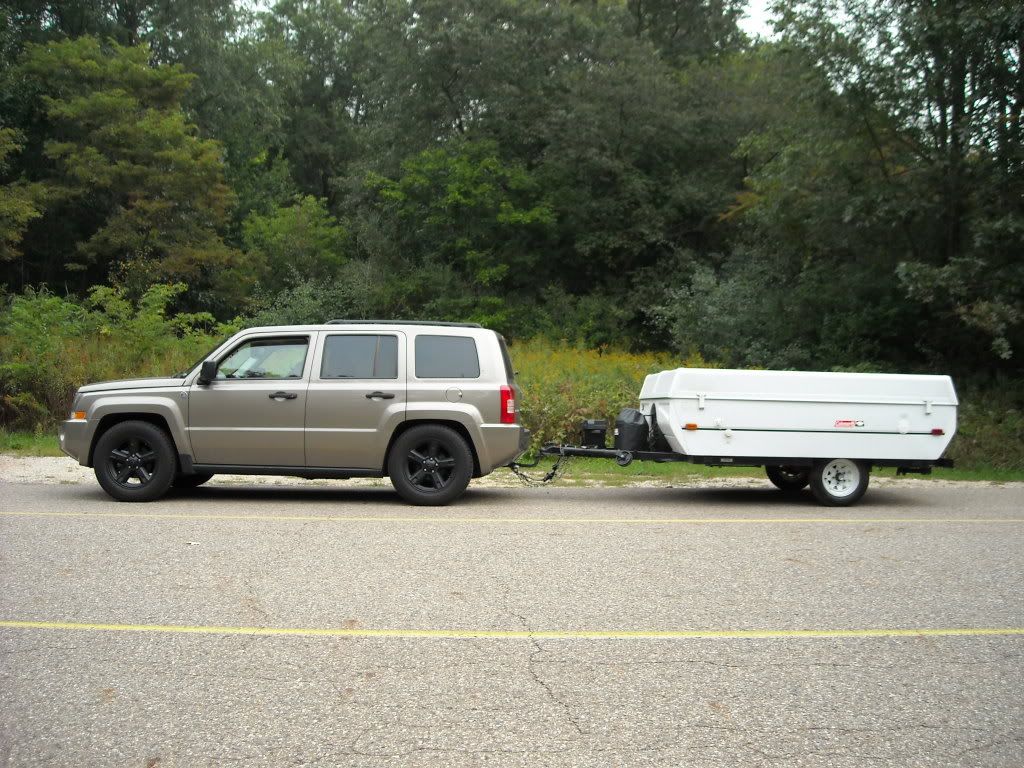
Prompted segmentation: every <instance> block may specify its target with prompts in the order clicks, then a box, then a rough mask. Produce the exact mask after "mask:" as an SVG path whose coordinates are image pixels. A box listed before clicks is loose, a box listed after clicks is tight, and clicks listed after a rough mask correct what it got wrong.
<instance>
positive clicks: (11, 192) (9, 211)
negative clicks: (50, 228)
mask: <svg viewBox="0 0 1024 768" xmlns="http://www.w3.org/2000/svg"><path fill="white" fill-rule="evenodd" d="M17 139H18V135H17V133H15V132H14V131H13V130H12V129H10V128H0V181H4V176H5V172H6V170H7V169H8V167H9V165H10V164H9V162H8V160H7V158H8V156H9V155H12V154H14V153H16V152H17V151H18V150H20V149H21V144H20V143H19V142H18V140H17ZM41 203H42V189H41V188H40V185H38V184H30V183H26V182H24V181H11V182H9V183H3V184H0V262H2V261H12V260H14V259H17V258H18V257H20V256H21V252H20V251H19V250H18V243H19V242H20V241H21V238H22V235H23V234H24V233H25V229H26V228H27V227H28V225H29V223H30V222H31V221H32V220H33V219H37V218H39V216H40V215H41V214H42V211H41V210H40V207H41Z"/></svg>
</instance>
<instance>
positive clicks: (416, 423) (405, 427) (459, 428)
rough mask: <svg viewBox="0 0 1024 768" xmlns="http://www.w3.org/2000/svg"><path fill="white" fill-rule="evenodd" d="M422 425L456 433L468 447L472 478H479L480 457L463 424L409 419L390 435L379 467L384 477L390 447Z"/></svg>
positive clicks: (439, 420)
mask: <svg viewBox="0 0 1024 768" xmlns="http://www.w3.org/2000/svg"><path fill="white" fill-rule="evenodd" d="M424 425H431V426H434V425H436V426H439V427H449V428H450V429H453V430H455V431H456V432H458V433H459V435H460V436H461V437H462V438H463V439H464V440H465V441H466V445H468V446H469V453H470V455H472V457H473V477H480V475H481V472H480V456H479V454H478V453H477V448H476V443H475V442H474V441H473V437H472V435H470V433H469V430H468V429H466V425H465V424H462V423H461V422H458V421H449V420H447V419H411V420H409V421H403V422H402V423H401V424H399V425H398V426H397V427H396V428H395V431H394V432H392V433H391V439H390V440H388V447H387V450H386V451H384V459H383V462H382V466H381V472H383V473H384V477H387V476H388V457H389V456H390V455H391V447H392V446H393V445H394V444H395V441H396V440H397V439H398V438H399V437H401V436H402V435H403V434H404V433H406V432H408V431H409V430H410V429H412V428H413V427H421V426H424Z"/></svg>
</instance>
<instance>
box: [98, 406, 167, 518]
mask: <svg viewBox="0 0 1024 768" xmlns="http://www.w3.org/2000/svg"><path fill="white" fill-rule="evenodd" d="M93 464H94V469H95V472H96V479H97V480H98V481H99V484H100V485H101V486H102V487H103V490H105V491H106V492H107V493H108V494H110V495H111V496H112V497H114V498H115V499H117V500H118V501H153V500H155V499H159V498H160V497H161V496H163V495H164V494H165V493H167V489H168V488H170V487H171V483H172V482H173V481H174V475H175V473H176V472H177V471H178V457H177V456H176V455H175V453H174V444H173V443H172V442H171V438H170V436H169V435H168V434H167V433H166V432H164V431H163V430H162V429H160V428H159V427H157V426H154V425H153V424H150V423H149V422H148V421H122V422H121V423H120V424H115V425H114V426H112V427H111V428H110V429H108V430H107V431H106V432H104V433H103V434H102V435H101V436H100V439H99V440H98V441H97V442H96V450H95V451H94V452H93Z"/></svg>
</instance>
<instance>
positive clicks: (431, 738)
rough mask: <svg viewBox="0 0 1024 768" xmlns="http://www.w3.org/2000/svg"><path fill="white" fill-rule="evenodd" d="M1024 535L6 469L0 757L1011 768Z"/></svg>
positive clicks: (950, 525)
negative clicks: (175, 492) (88, 478)
mask: <svg viewBox="0 0 1024 768" xmlns="http://www.w3.org/2000/svg"><path fill="white" fill-rule="evenodd" d="M1022 543H1024V487H1022V486H1021V485H1012V486H1007V487H1003V488H999V487H989V486H983V485H966V484H963V485H952V484H935V485H932V484H913V485H907V486H900V485H890V486H888V487H883V488H874V489H871V490H869V492H868V495H867V496H866V497H865V499H864V501H863V502H862V503H861V504H860V505H858V506H856V507H854V508H852V509H847V510H831V509H826V508H823V507H819V506H816V505H815V504H813V502H811V500H810V497H809V496H808V497H807V498H805V499H798V500H795V501H794V500H787V499H785V498H784V497H782V496H781V495H779V494H777V493H776V492H774V491H772V490H769V486H767V484H765V487H764V488H763V489H761V488H749V487H747V488H741V489H704V490H697V489H689V490H688V489H682V488H676V489H666V488H660V489H659V488H619V489H599V488H589V489H574V488H558V489H472V488H471V490H470V492H469V493H468V494H467V495H466V496H465V498H464V499H463V500H462V501H461V502H460V503H458V504H456V505H454V506H452V507H448V508H444V509H417V508H412V507H406V506H402V505H401V504H399V503H398V501H397V498H396V497H395V496H394V495H393V494H392V493H391V492H390V491H387V490H383V489H381V490H357V489H346V488H345V486H344V484H338V485H337V486H336V487H331V488H312V489H309V488H306V489H304V488H303V486H302V485H301V483H298V482H297V484H296V485H295V486H292V487H284V488H282V487H252V488H246V487H211V488H206V489H200V490H198V491H195V492H193V493H191V494H189V495H185V496H179V497H176V498H172V499H168V500H166V501H164V502H160V503H155V504H149V505H125V504H117V503H115V502H112V501H110V500H109V499H107V498H106V497H105V496H104V495H103V494H102V492H101V491H100V490H99V488H98V487H96V486H94V485H42V484H39V485H32V484H9V483H8V484H5V483H2V482H0V765H11V766H26V765H55V766H57V765H59V766H70V765H83V766H84V765H88V766H104V765H117V766H121V765H126V766H139V767H140V768H141V767H146V768H156V766H161V768H166V767H167V766H189V767H191V766H206V765H233V764H244V765H272V766H283V765H321V766H331V765H346V766H347V765H353V766H427V765H430V766H434V765H437V766H463V765H467V766H468V765H498V766H505V765H508V766H519V765H522V766H590V765H593V766H613V765H625V766H655V765H658V766H670V765H671V766H679V765H693V766H718V765H737V766H762V765H763V766H769V765H770V766H779V765H787V766H788V765H794V766H836V767H845V766H850V767H853V766H857V767H858V768H859V767H860V766H865V765H893V766H954V765H957V766H960V765H962V766H997V765H998V766H1020V765H1022V764H1024V696H1022V692H1024V665H1022V658H1021V655H1022V651H1024V569H1022V565H1024V554H1022V551H1024V549H1022V546H1021V545H1022ZM907 630H912V632H909V633H907ZM956 631H963V632H962V633H961V634H955V633H954V632H956ZM659 633H660V634H659Z"/></svg>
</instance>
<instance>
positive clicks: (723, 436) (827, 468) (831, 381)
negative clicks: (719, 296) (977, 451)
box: [547, 368, 958, 506]
mask: <svg viewBox="0 0 1024 768" xmlns="http://www.w3.org/2000/svg"><path fill="white" fill-rule="evenodd" d="M957 404H958V403H957V398H956V391H955V390H954V388H953V382H952V380H951V379H950V378H949V377H948V376H919V375H904V374H877V373H819V372H811V371H739V370H719V369H706V368H677V369H675V370H671V371H662V372H661V373H655V374H651V375H650V376H648V377H647V378H646V380H645V381H644V385H643V389H642V390H641V392H640V414H642V417H643V418H642V420H641V419H640V414H636V413H635V412H634V416H635V420H634V422H633V423H632V424H630V423H629V419H628V418H627V419H626V421H622V417H620V422H619V423H618V427H619V428H618V429H617V430H616V432H617V435H616V443H615V448H614V449H613V450H612V451H603V452H602V451H601V450H600V449H598V450H594V449H565V448H563V447H559V448H560V449H561V450H556V449H555V448H554V447H552V448H551V449H549V450H548V451H547V452H548V453H552V454H554V453H561V454H562V455H609V456H610V457H614V458H616V459H617V460H618V461H619V463H620V464H621V463H628V462H629V461H632V460H633V459H641V460H642V459H649V460H654V461H690V462H694V463H698V464H707V465H711V466H764V467H765V468H766V469H767V471H768V477H769V478H770V479H771V481H772V482H773V483H775V485H776V486H778V487H779V488H780V489H782V490H789V491H793V490H801V489H803V488H805V487H806V486H807V485H808V484H810V486H811V489H812V491H813V492H814V495H815V497H816V498H817V499H818V500H819V501H821V502H822V503H824V504H829V505H835V506H842V505H847V504H852V503H854V502H855V501H857V500H858V499H859V498H860V497H861V496H862V495H863V494H864V491H865V490H866V488H867V483H868V473H869V471H870V470H871V467H872V466H876V467H877V466H892V467H897V470H898V471H902V472H927V471H930V468H931V467H932V466H936V465H943V466H949V465H950V464H951V462H949V461H947V460H944V459H942V454H943V452H944V451H945V450H946V448H947V446H948V445H949V442H950V440H951V439H952V438H953V435H954V434H955V432H956V409H957ZM625 413H626V412H624V415H625ZM634 425H635V426H634ZM567 450H568V453H567V452H566V451H567Z"/></svg>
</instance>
